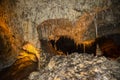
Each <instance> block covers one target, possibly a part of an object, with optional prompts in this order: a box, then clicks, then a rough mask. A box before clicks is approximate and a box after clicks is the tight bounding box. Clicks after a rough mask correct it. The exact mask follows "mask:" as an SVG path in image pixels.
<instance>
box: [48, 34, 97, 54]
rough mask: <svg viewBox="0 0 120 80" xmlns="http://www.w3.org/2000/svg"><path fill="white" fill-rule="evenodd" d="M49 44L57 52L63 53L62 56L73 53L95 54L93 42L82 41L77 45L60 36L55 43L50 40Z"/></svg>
mask: <svg viewBox="0 0 120 80" xmlns="http://www.w3.org/2000/svg"><path fill="white" fill-rule="evenodd" d="M50 43H51V45H52V47H53V48H55V49H56V50H57V51H61V52H63V53H64V54H71V53H74V52H78V53H88V54H92V53H93V54H95V53H96V44H95V41H84V42H82V43H79V44H77V43H76V42H75V41H74V39H71V38H69V37H68V36H61V37H60V38H59V39H58V40H57V41H55V40H50Z"/></svg>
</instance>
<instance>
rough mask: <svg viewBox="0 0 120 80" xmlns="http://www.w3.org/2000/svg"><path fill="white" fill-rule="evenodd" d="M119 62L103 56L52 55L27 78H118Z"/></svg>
mask: <svg viewBox="0 0 120 80" xmlns="http://www.w3.org/2000/svg"><path fill="white" fill-rule="evenodd" d="M119 75H120V63H118V62H115V61H112V60H108V59H106V58H105V57H94V56H93V55H89V54H85V53H84V54H78V53H73V54H72V55H68V56H54V57H52V58H51V59H50V61H49V63H48V65H47V66H46V67H45V68H44V69H42V71H40V72H34V73H31V74H30V76H29V79H28V80H34V79H35V80H119V79H120V76H119Z"/></svg>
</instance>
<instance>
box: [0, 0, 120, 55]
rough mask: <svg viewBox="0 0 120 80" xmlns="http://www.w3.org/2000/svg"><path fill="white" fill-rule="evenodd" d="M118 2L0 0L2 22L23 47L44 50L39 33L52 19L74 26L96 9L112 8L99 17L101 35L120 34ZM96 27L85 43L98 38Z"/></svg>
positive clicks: (91, 28) (86, 34)
mask: <svg viewBox="0 0 120 80" xmlns="http://www.w3.org/2000/svg"><path fill="white" fill-rule="evenodd" d="M118 1H119V0H0V21H1V22H4V24H5V25H8V27H9V28H10V30H11V31H12V33H13V35H14V36H15V38H16V39H19V40H20V42H21V43H23V42H24V41H28V42H31V43H32V44H34V46H36V47H37V48H40V42H39V39H38V33H37V29H36V28H37V26H38V25H39V24H40V23H42V22H43V21H45V20H48V19H57V18H65V19H69V20H70V21H71V22H75V21H76V20H77V19H78V18H79V17H80V16H81V15H82V14H83V13H84V12H87V13H90V14H91V13H92V12H93V10H94V9H95V8H103V7H107V8H110V9H107V10H106V11H103V12H102V13H100V14H98V16H97V18H96V22H95V23H96V24H98V23H99V21H98V20H100V23H99V24H98V25H97V26H98V27H99V26H100V27H99V28H98V29H99V30H98V33H99V35H105V34H106V33H107V34H109V33H111V31H113V32H120V26H119V18H120V11H119V10H118V9H119V2H118ZM102 20H103V21H102ZM109 23H112V25H114V23H115V26H112V25H111V24H109ZM0 25H1V24H0ZM92 25H93V26H92ZM92 25H91V26H92V27H90V29H88V31H86V33H85V34H84V36H85V39H92V38H95V28H94V24H92ZM109 25H110V26H111V27H109ZM101 26H105V27H101ZM106 26H107V27H106ZM108 28H109V30H108ZM101 33H102V34H101ZM88 36H89V37H88ZM0 45H1V44H0ZM0 54H2V53H0Z"/></svg>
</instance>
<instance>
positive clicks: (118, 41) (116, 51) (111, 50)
mask: <svg viewBox="0 0 120 80" xmlns="http://www.w3.org/2000/svg"><path fill="white" fill-rule="evenodd" d="M96 43H97V44H98V45H99V47H100V49H101V51H102V55H103V56H105V57H108V58H113V59H116V58H118V57H119V56H120V34H110V35H106V36H102V37H100V38H97V39H96Z"/></svg>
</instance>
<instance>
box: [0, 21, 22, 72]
mask: <svg viewBox="0 0 120 80" xmlns="http://www.w3.org/2000/svg"><path fill="white" fill-rule="evenodd" d="M18 47H20V42H19V40H18V39H16V38H15V36H14V35H13V33H12V31H11V30H10V28H9V27H8V26H7V25H6V24H5V23H4V22H2V21H1V20H0V70H1V69H2V68H5V67H8V66H10V65H11V64H12V63H13V62H15V60H16V56H17V55H18V53H19V48H18Z"/></svg>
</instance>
